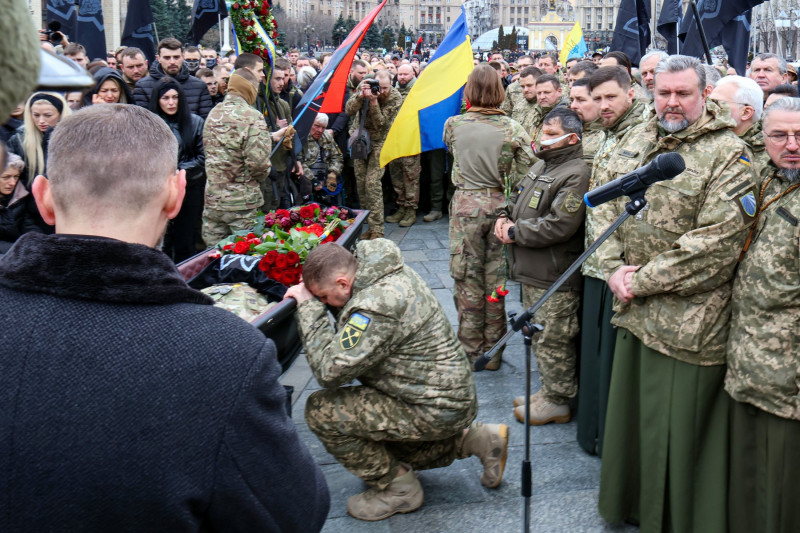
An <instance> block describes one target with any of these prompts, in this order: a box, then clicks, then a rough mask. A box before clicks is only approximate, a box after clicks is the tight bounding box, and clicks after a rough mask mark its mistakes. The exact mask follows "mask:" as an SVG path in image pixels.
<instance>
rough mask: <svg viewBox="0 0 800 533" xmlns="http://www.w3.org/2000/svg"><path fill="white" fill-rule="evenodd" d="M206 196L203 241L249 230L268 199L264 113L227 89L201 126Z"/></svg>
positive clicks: (268, 146)
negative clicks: (263, 187)
mask: <svg viewBox="0 0 800 533" xmlns="http://www.w3.org/2000/svg"><path fill="white" fill-rule="evenodd" d="M203 148H204V150H205V153H206V175H207V176H208V182H207V184H206V201H205V209H204V210H203V240H204V241H205V242H206V245H208V246H214V245H215V244H217V242H219V241H220V240H222V239H224V238H225V237H227V236H228V235H230V234H231V233H233V232H234V231H238V230H243V229H249V228H250V227H252V220H253V219H254V218H255V216H256V212H257V210H258V208H259V207H260V206H261V205H262V204H263V203H264V196H263V195H262V193H261V189H260V188H259V183H261V182H263V181H264V180H266V179H267V177H268V176H269V170H270V166H271V163H270V160H269V155H270V151H271V148H272V139H271V138H270V135H269V132H268V131H267V126H266V124H264V120H263V118H261V113H259V112H258V111H256V110H255V109H253V108H252V107H250V106H249V105H247V102H246V101H245V99H244V98H242V97H241V96H239V95H238V94H229V95H227V96H226V97H225V100H224V101H223V102H222V103H220V104H218V105H217V106H215V107H214V109H212V110H211V112H210V113H209V114H208V118H207V119H206V122H205V125H204V127H203Z"/></svg>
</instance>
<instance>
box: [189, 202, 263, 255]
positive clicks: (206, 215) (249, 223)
mask: <svg viewBox="0 0 800 533" xmlns="http://www.w3.org/2000/svg"><path fill="white" fill-rule="evenodd" d="M257 213H258V211H257V210H256V209H244V210H241V211H219V210H217V209H208V208H205V209H203V227H202V235H203V241H205V243H206V246H208V247H209V248H210V247H212V246H214V245H216V244H217V243H218V242H219V241H221V240H222V239H224V238H225V237H227V236H228V235H231V234H232V233H233V232H235V231H241V230H245V229H251V228H252V227H253V221H254V220H255V219H256V215H257Z"/></svg>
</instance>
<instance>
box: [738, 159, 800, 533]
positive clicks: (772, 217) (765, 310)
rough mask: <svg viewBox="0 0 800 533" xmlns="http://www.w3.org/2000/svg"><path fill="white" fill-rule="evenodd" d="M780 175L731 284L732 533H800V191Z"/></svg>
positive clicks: (771, 181) (769, 187)
mask: <svg viewBox="0 0 800 533" xmlns="http://www.w3.org/2000/svg"><path fill="white" fill-rule="evenodd" d="M797 185H798V182H796V181H795V182H794V183H792V182H790V181H789V180H788V179H786V178H784V177H783V176H782V175H781V174H780V173H779V172H778V171H777V170H776V171H775V173H774V174H773V175H772V176H771V177H770V178H768V179H767V182H765V186H764V190H763V193H762V194H763V201H764V206H765V207H764V208H763V211H761V213H760V214H759V216H758V222H757V225H756V228H755V231H754V233H753V240H752V242H751V243H750V246H749V248H748V250H747V252H746V253H745V254H744V257H743V258H742V261H741V263H740V264H739V269H738V271H737V273H736V279H735V281H734V284H733V296H732V301H733V303H732V316H731V326H730V327H731V331H730V335H729V337H728V347H727V355H728V369H727V374H726V376H725V390H726V391H727V392H728V394H729V395H730V397H731V398H733V400H735V401H732V402H731V440H730V442H731V447H730V454H731V457H730V465H731V466H730V477H729V491H730V494H729V502H730V506H729V516H730V531H731V532H733V533H741V532H745V531H798V529H800V509H798V507H797V496H796V485H797V478H798V475H800V457H798V454H797V450H798V449H800V448H799V447H800V402H798V369H800V349H799V348H798V347H800V333H799V332H798V324H800V246H798V243H800V231H799V230H798V217H800V189H798V188H795V189H792V190H790V189H791V187H792V186H795V187H796V186H797Z"/></svg>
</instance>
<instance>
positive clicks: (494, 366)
mask: <svg viewBox="0 0 800 533" xmlns="http://www.w3.org/2000/svg"><path fill="white" fill-rule="evenodd" d="M502 362H503V352H502V351H500V352H497V353H496V354H494V355H493V356H492V358H491V359H489V362H488V363H486V366H485V367H483V369H484V370H492V371H494V370H500V363H502Z"/></svg>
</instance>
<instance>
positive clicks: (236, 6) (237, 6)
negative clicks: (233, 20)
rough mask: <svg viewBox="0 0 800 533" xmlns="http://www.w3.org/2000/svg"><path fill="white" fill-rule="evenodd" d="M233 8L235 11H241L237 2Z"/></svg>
mask: <svg viewBox="0 0 800 533" xmlns="http://www.w3.org/2000/svg"><path fill="white" fill-rule="evenodd" d="M231 7H232V8H233V9H239V4H238V3H236V2H235V3H234V4H233V5H232V6H231Z"/></svg>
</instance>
